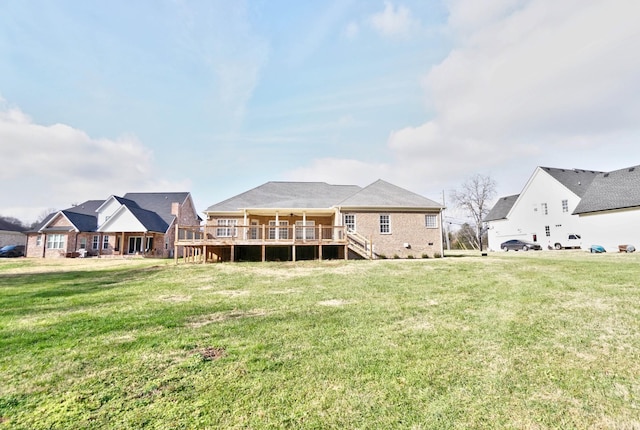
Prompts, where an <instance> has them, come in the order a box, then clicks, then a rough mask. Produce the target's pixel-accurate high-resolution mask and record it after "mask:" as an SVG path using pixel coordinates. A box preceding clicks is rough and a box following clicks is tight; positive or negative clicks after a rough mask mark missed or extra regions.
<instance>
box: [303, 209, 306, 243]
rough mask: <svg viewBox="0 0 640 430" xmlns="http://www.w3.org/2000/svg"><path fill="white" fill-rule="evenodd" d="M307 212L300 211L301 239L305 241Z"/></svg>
mask: <svg viewBox="0 0 640 430" xmlns="http://www.w3.org/2000/svg"><path fill="white" fill-rule="evenodd" d="M306 226H307V213H306V212H302V241H303V242H306V241H307V227H306Z"/></svg>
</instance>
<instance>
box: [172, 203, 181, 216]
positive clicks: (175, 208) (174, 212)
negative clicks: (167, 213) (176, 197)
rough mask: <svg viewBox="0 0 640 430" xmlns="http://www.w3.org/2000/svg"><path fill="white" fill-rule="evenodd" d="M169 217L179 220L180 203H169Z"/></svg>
mask: <svg viewBox="0 0 640 430" xmlns="http://www.w3.org/2000/svg"><path fill="white" fill-rule="evenodd" d="M171 215H175V216H176V218H180V203H178V202H173V203H171Z"/></svg>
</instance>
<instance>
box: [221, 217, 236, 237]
mask: <svg viewBox="0 0 640 430" xmlns="http://www.w3.org/2000/svg"><path fill="white" fill-rule="evenodd" d="M236 225H238V220H237V219H219V220H218V226H219V227H218V228H217V229H216V236H218V237H234V236H235V235H236V228H235V227H236Z"/></svg>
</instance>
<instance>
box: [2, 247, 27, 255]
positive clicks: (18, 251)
mask: <svg viewBox="0 0 640 430" xmlns="http://www.w3.org/2000/svg"><path fill="white" fill-rule="evenodd" d="M0 257H24V245H7V246H3V247H2V248H0Z"/></svg>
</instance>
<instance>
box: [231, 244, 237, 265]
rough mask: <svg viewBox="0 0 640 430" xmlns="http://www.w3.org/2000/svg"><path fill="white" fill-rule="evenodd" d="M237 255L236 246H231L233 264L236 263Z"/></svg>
mask: <svg viewBox="0 0 640 430" xmlns="http://www.w3.org/2000/svg"><path fill="white" fill-rule="evenodd" d="M235 253H236V247H235V245H233V244H232V245H231V262H232V263H233V262H234V261H235Z"/></svg>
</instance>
